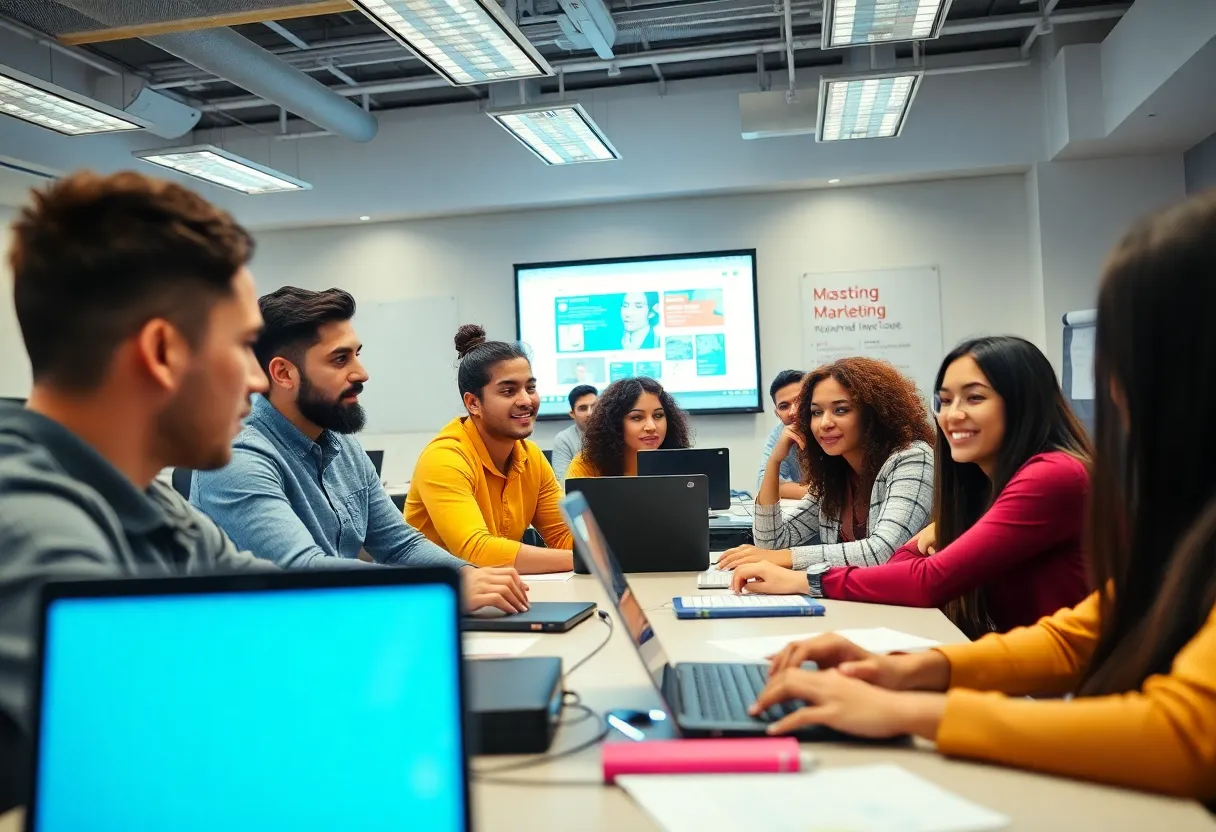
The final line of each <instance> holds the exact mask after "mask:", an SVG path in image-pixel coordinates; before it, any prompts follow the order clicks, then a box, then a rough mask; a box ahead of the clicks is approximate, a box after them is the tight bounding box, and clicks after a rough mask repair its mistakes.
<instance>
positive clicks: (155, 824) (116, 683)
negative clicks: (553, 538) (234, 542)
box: [26, 569, 472, 832]
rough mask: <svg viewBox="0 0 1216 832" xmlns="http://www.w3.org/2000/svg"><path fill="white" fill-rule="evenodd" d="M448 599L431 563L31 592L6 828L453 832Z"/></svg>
mask: <svg viewBox="0 0 1216 832" xmlns="http://www.w3.org/2000/svg"><path fill="white" fill-rule="evenodd" d="M460 603H461V602H460V583H459V579H458V577H457V575H456V573H455V572H453V571H451V570H447V569H375V570H373V569H368V570H358V571H356V570H324V571H320V570H319V571H313V572H282V573H274V574H266V573H259V574H242V575H227V576H208V577H195V578H143V579H123V580H109V581H88V582H64V583H49V584H48V585H47V586H46V587H45V589H44V591H43V597H42V607H41V632H40V638H39V644H40V650H39V664H38V668H37V673H36V676H35V690H34V696H33V699H32V701H31V711H32V721H33V729H34V730H33V738H34V746H35V749H36V750H35V761H34V773H33V778H34V783H33V788H32V793H31V795H30V800H29V802H28V804H27V817H26V822H27V826H26V828H27V829H28V830H38V832H69V830H70V832H78V831H79V830H82V829H88V830H90V832H119V831H120V830H134V829H172V830H175V832H196V831H197V832H204V830H205V832H214V830H218V829H223V830H225V832H255V830H256V832H262V830H266V829H321V828H325V829H427V830H432V829H433V830H467V829H470V828H471V823H472V821H471V817H470V812H469V794H468V752H467V746H466V742H467V737H466V731H465V725H464V713H465V690H464V684H463V681H462V673H463V669H462V662H461V646H460Z"/></svg>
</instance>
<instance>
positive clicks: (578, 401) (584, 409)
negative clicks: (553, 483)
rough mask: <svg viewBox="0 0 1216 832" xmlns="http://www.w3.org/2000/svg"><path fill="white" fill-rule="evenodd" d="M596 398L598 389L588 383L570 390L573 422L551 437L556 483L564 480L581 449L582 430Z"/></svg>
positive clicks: (593, 407) (585, 426)
mask: <svg viewBox="0 0 1216 832" xmlns="http://www.w3.org/2000/svg"><path fill="white" fill-rule="evenodd" d="M597 398H599V391H598V390H596V389H595V388H594V387H592V386H591V385H590V384H580V385H579V386H578V387H575V388H574V389H573V390H571V391H570V418H571V419H573V420H574V424H573V425H570V426H569V427H568V428H565V429H564V430H562V431H561V432H560V433H558V435H557V436H555V437H553V475H554V476H555V477H557V481H558V483H563V482H565V481H566V469H567V468H569V467H570V462H571V460H573V459H574V457H575V456H577V455H578V452H579V451H581V450H582V449H583V431H585V430H586V429H587V420H588V419H590V418H591V412H592V411H593V410H595V400H596V399H597Z"/></svg>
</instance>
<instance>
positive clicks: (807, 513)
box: [752, 442, 933, 570]
mask: <svg viewBox="0 0 1216 832" xmlns="http://www.w3.org/2000/svg"><path fill="white" fill-rule="evenodd" d="M932 512H933V449H932V448H931V447H929V445H928V444H927V443H925V442H913V443H912V444H911V445H909V446H908V447H907V448H906V449H904V450H902V451H897V452H895V453H894V454H892V455H891V456H890V458H888V459H887V461H886V462H885V463H883V466H882V468H880V469H878V476H877V477H876V478H875V479H874V487H873V488H872V489H871V491H870V515H869V517H868V519H867V521H866V537H865V538H864V539H863V540H855V541H851V542H849V543H840V542H839V540H840V518H839V517H827V516H825V515H824V514H823V512H822V511H820V508H819V501H818V500H816V499H815V498H813V497H804V498H803V499H802V501H801V502H799V503H798V507H797V508H796V509H795V510H794V512H793V513H792V514H791V515H790V516H788V517H786V516H785V515H784V514H783V513H782V511H781V506H780V505H775V506H761V505H757V506H756V519H755V523H754V524H753V526H752V536H753V538H755V541H756V545H757V546H758V547H760V548H761V549H790V550H792V551H793V553H794V568H795V569H800V570H805V569H808V568H810V567H811V566H813V565H815V564H817V563H828V564H831V565H832V566H878V565H880V564H883V563H886V562H887V560H889V559H890V557H891V555H893V554H895V550H896V549H898V548H899V547H900V546H903V545H904V544H905V543H907V542H908V541H909V540H911V539H912V538H913V537H915V536H916V534H917V533H918V532H919V531H920V530H921V529H923V528H924V527H925V526H926V525H927V524H928V522H929V518H930V517H931V516H932ZM816 540H817V541H818V543H814V544H812V541H816ZM808 544H811V545H808Z"/></svg>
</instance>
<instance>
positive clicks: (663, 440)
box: [566, 376, 692, 479]
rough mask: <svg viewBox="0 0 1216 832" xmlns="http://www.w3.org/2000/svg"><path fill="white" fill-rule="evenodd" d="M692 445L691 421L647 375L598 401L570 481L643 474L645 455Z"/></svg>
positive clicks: (623, 382)
mask: <svg viewBox="0 0 1216 832" xmlns="http://www.w3.org/2000/svg"><path fill="white" fill-rule="evenodd" d="M691 446H692V431H691V430H690V429H689V427H688V417H687V416H686V415H685V414H684V411H683V410H681V409H680V408H679V406H678V405H677V404H676V403H675V399H673V398H672V397H671V394H670V393H668V392H667V391H666V390H664V389H663V385H661V384H659V383H658V382H657V381H655V380H654V379H652V378H648V377H646V376H638V377H637V378H623V379H620V380H619V381H614V382H612V384H609V385H608V386H607V387H606V388H604V392H603V393H601V394H600V397H599V399H597V400H596V403H595V411H594V412H593V413H592V414H591V418H590V419H589V420H587V430H586V431H585V432H584V434H583V450H582V451H581V452H579V454H578V455H577V456H576V457H574V460H573V461H572V462H571V463H570V467H569V468H567V469H566V479H583V478H586V477H633V476H637V473H638V452H639V451H653V450H656V449H658V448H688V447H691Z"/></svg>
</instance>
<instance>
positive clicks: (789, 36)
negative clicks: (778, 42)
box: [781, 0, 798, 104]
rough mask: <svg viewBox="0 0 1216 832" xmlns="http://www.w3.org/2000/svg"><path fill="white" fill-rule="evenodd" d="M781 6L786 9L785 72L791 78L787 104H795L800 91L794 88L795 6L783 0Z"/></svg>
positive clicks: (786, 95) (787, 0)
mask: <svg viewBox="0 0 1216 832" xmlns="http://www.w3.org/2000/svg"><path fill="white" fill-rule="evenodd" d="M781 5H782V6H783V7H784V8H785V71H786V74H787V75H789V76H790V88H789V90H787V91H786V93H785V103H786V104H793V103H794V102H795V101H797V100H798V89H797V88H796V87H795V86H794V6H793V4H792V3H791V2H790V0H783V2H782V3H781Z"/></svg>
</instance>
